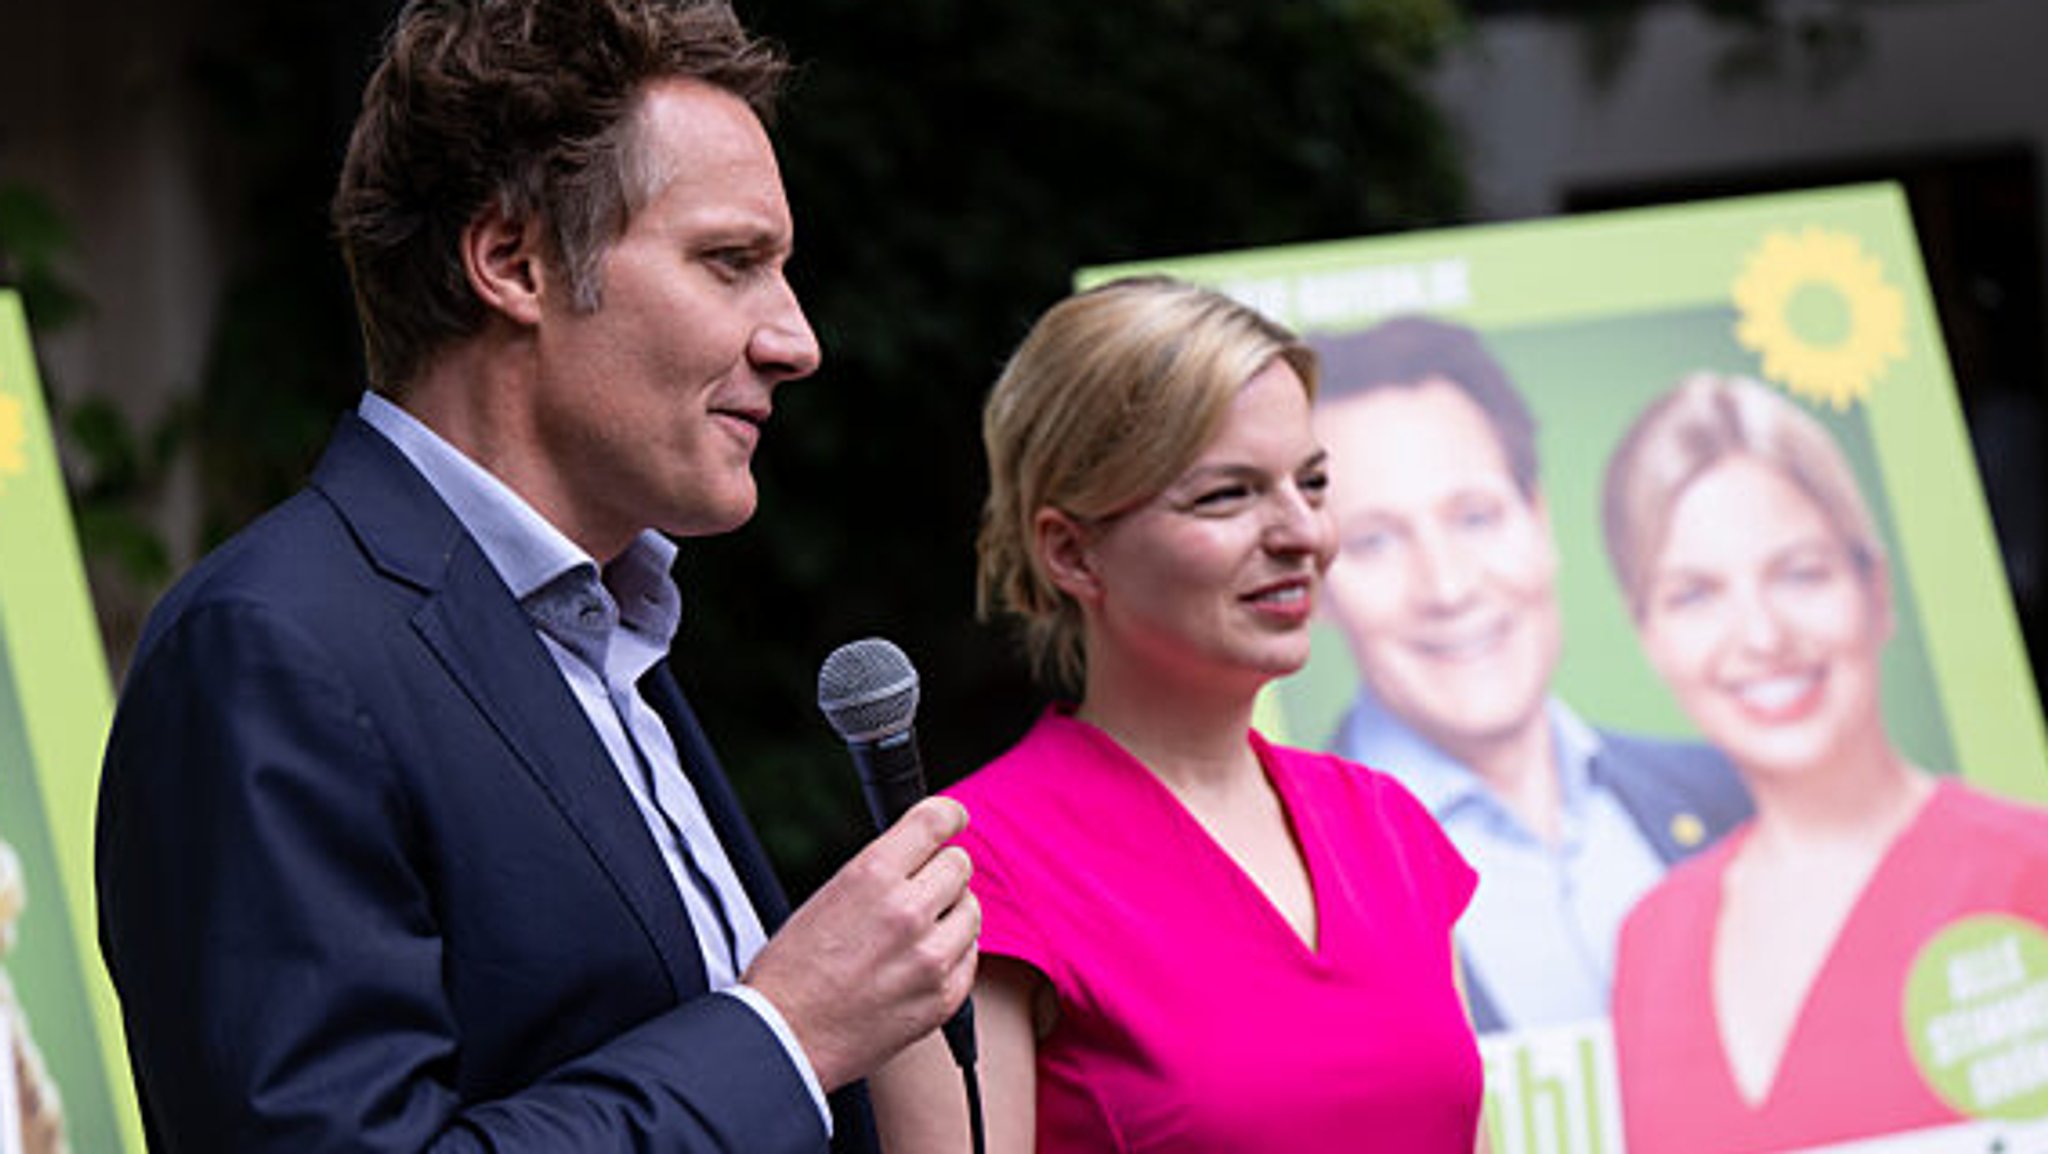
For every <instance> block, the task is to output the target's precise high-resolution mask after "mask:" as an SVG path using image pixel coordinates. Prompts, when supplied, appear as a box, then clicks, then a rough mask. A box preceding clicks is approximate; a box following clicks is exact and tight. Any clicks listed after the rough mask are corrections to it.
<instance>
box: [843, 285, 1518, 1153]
mask: <svg viewBox="0 0 2048 1154" xmlns="http://www.w3.org/2000/svg"><path fill="white" fill-rule="evenodd" d="M1315 380H1316V363H1315V358H1314V355H1313V354H1312V353H1311V352H1310V351H1309V350H1308V348H1307V347H1306V346H1305V345H1303V344H1302V343H1301V342H1300V341H1299V340H1297V339H1296V338H1295V337H1294V336H1293V334H1291V333H1289V332H1287V331H1286V330H1284V329H1282V328H1280V327H1279V326H1277V325H1275V324H1274V323H1272V322H1271V321H1269V320H1267V319H1265V318H1264V317H1262V316H1260V315H1259V314H1257V313H1255V312H1253V311H1251V310H1250V309H1247V308H1245V307H1243V306H1241V305H1239V304H1237V303H1235V302H1233V301H1231V300H1230V299H1228V298H1226V297H1224V296H1221V295H1219V294H1216V293H1213V292H1210V291H1208V290H1205V289H1200V288H1196V287H1193V286H1191V285H1187V284H1183V283H1180V282H1177V281H1173V280H1168V279H1163V278H1139V279H1131V280H1125V281H1119V282H1114V283H1111V284H1109V285H1106V286H1103V287H1101V288H1097V289H1094V290H1092V291H1088V292H1084V293H1081V294H1078V295H1076V296H1074V297H1071V298H1069V299H1068V300H1066V301H1064V302H1062V303H1060V304H1058V305H1057V306H1055V307H1054V308H1053V309H1052V310H1051V311H1050V312H1049V313H1047V314H1046V316H1045V317H1043V318H1042V319H1041V320H1040V321H1039V322H1038V324H1037V325H1036V326H1035V327H1034V329H1033V330H1032V332H1031V333H1030V334H1029V336H1028V337H1027V338H1026V339H1025V341H1024V342H1023V344H1022V345H1021V346H1020V347H1019V349H1018V350H1017V352H1016V353H1015V355H1014V356H1013V357H1012V359H1011V360H1010V362H1009V364H1008V366H1007V367H1006V369H1005V370H1004V372H1003V374H1002V377H1001V379H1000V380H999V381H998V382H997V384H996V386H995V389H994V391H993V393H992V394H991V395H990V397H989V399H988V403H987V408H986V410H985V412H984V424H983V431H984V440H985V443H986V447H987V450H988V461H989V475H990V492H989V497H988V503H987V506H986V509H985V513H984V524H983V529H982V536H981V542H980V564H981V595H982V603H983V607H984V611H987V610H991V609H993V610H1001V611H1006V612H1009V613H1011V614H1014V615H1016V616H1017V617H1019V618H1021V619H1022V622H1023V625H1024V629H1025V637H1026V641H1027V647H1028V649H1029V651H1030V655H1031V657H1032V658H1033V662H1034V666H1035V668H1036V669H1037V671H1038V672H1039V674H1040V675H1041V678H1042V679H1044V680H1046V681H1047V682H1049V684H1050V685H1051V687H1052V688H1053V690H1054V693H1055V696H1056V701H1057V703H1056V704H1054V705H1052V706H1051V707H1050V708H1048V709H1047V710H1046V712H1045V713H1044V714H1043V716H1042V717H1041V718H1040V719H1039V721H1038V722H1037V724H1036V725H1035V726H1034V727H1033V728H1032V729H1031V731H1030V732H1029V734H1028V735H1026V736H1025V737H1024V738H1023V740H1022V741H1021V742H1019V743H1018V744H1017V745H1016V746H1014V747H1013V748H1012V749H1010V750H1009V751H1008V752H1007V753H1005V754H1004V755H1003V756H1001V757H999V758H997V759H996V760H995V761H994V762H992V763H990V764H989V765H987V766H984V767H983V768H982V769H980V770H979V771H977V772H976V773H974V774H973V775H971V776H970V777H969V778H968V779H967V780H965V781H963V782H962V783H961V784H960V785H959V786H957V787H956V788H955V789H954V790H953V791H952V792H953V794H954V796H956V797H958V798H959V799H960V800H961V801H963V802H964V803H965V804H966V805H967V807H968V810H969V812H970V813H971V814H972V815H973V820H972V822H971V824H970V827H969V830H968V832H967V833H966V834H964V835H963V836H962V839H961V840H962V843H963V844H965V845H966V846H967V848H968V849H969V851H970V852H971V853H972V855H973V857H974V862H975V878H974V887H975V890H976V893H977V896H978V897H979V898H980V901H981V903H982V910H983V919H984V921H983V930H982V936H981V950H982V960H981V963H980V966H981V968H980V970H979V975H978V978H977V982H976V986H975V1013H976V1015H977V1021H978V1023H979V1027H980V1032H981V1055H982V1057H981V1071H982V1078H983V1085H984V1087H985V1099H986V1103H987V1133H988V1138H989V1149H990V1150H993V1151H997V1152H999V1154H1018V1152H1023V1151H1032V1150H1036V1151H1169V1150H1170V1151H1175V1152H1179V1154H1203V1152H1210V1151H1214V1152H1219V1154H1220V1152H1224V1151H1235V1152H1244V1151H1283V1150H1284V1151H1288V1152H1290V1154H1320V1152H1330V1154H1335V1152H1338V1151H1346V1152H1348V1151H1356V1150H1361V1149H1376V1150H1399V1151H1404V1152H1415V1154H1430V1152H1450V1151H1459V1152H1463V1151H1469V1150H1471V1149H1472V1148H1473V1143H1474V1140H1475V1132H1476V1129H1477V1118H1478V1112H1479V1103H1480V1090H1481V1086H1480V1062H1479V1056H1478V1052H1477V1048H1476V1044H1475V1042H1474V1039H1473V1036H1472V1030H1471V1026H1470V1024H1469V1022H1468V1020H1467V1018H1466V1016H1465V1013H1464V1009H1463V1006H1462V1003H1461V1001H1460V999H1459V997H1458V993H1457V990H1456V987H1455V984H1454V978H1453V972H1452V970H1453V967H1452V960H1451V958H1452V955H1451V937H1450V934H1451V928H1452V924H1453V922H1454V921H1455V920H1456V918H1457V916H1458V914H1459V912H1460V911H1462V910H1463V909H1464V907H1465V905H1466V903H1467V901H1468V900H1469V898H1470V896H1471V893H1472V889H1473V886H1474V884H1475V878H1474V874H1473V872H1472V870H1471V869H1470V868H1469V867H1468V866H1467V865H1466V864H1465V863H1464V861H1463V860H1462V859H1461V858H1459V856H1458V855H1457V852H1456V851H1455V850H1454V849H1453V848H1452V847H1451V846H1450V843H1449V842H1448V841H1447V840H1446V839H1445V838H1444V836H1443V834H1442V833H1441V832H1440V831H1439V830H1438V829H1437V827H1436V825H1435V823H1434V822H1433V821H1432V820H1431V818H1430V817H1429V815H1428V814H1427V813H1426V812H1425V811H1424V810H1423V809H1422V807H1421V806H1420V805H1419V804H1418V803H1417V802H1416V801H1415V800H1414V798H1413V797H1411V796H1410V795H1409V794H1408V793H1407V792H1406V791H1405V790H1403V789H1402V788H1401V787H1400V786H1399V785H1398V784H1396V783H1395V782H1394V781H1393V780H1392V779H1390V778H1388V777H1385V776H1383V775H1381V774H1379V773H1376V772H1374V771H1372V770H1369V769H1365V768H1362V767H1360V766H1357V765H1355V764H1351V763H1349V762H1344V761H1341V760H1338V759H1336V758H1333V757H1329V756H1326V755H1322V754H1315V753H1308V752H1304V751H1300V750H1295V749H1289V748H1286V747H1283V746H1279V745H1276V744H1273V743H1271V742H1268V741H1267V740H1265V739H1264V738H1263V737H1261V736H1260V735H1259V734H1258V733H1257V732H1256V731H1255V730H1254V729H1253V727H1252V717H1253V703H1254V701H1255V699H1256V698H1257V697H1258V694H1259V690H1260V689H1261V687H1263V686H1265V685H1266V684H1267V683H1269V682H1271V681H1272V680H1273V679H1274V678H1277V677H1281V676H1284V675H1286V674H1288V673H1291V672H1293V671H1294V670H1296V669H1298V668H1300V666H1301V665H1302V663H1303V662H1305V661H1306V660H1307V659H1308V654H1309V621H1310V618H1311V616H1312V614H1313V613H1314V610H1315V603H1316V597H1317V593H1318V591H1319V589H1320V587H1321V584H1322V579H1323V572H1324V569H1325V568H1326V567H1327V566H1328V564H1329V562H1330V559H1331V556H1332V553H1333V550H1334V540H1333V530H1332V527H1331V525H1330V522H1329V519H1328V517H1327V516H1326V514H1325V512H1324V510H1323V491H1324V488H1325V485H1326V474H1327V471H1328V469H1329V468H1331V467H1333V466H1332V465H1330V464H1329V463H1327V462H1326V460H1325V454H1324V452H1323V450H1322V448H1321V447H1320V446H1319V445H1318V444H1317V443H1316V441H1315V438H1314V435H1313V433H1312V431H1311V428H1310V422H1309V403H1310V400H1311V397H1312V394H1313V390H1314V387H1315ZM902 1060H903V1061H906V1062H917V1061H928V1062H944V1061H946V1058H945V1056H944V1051H943V1049H942V1048H938V1047H936V1046H935V1045H926V1046H924V1047H922V1048H920V1049H917V1050H913V1051H912V1052H910V1053H907V1054H906V1055H905V1057H904V1058H903V1059H902ZM876 1107H877V1112H878V1114H879V1116H880V1120H881V1122H882V1125H883V1131H884V1138H885V1144H886V1145H887V1146H888V1148H889V1149H890V1150H891V1151H892V1152H895V1154H906V1152H909V1154H922V1152H927V1151H929V1152H934V1154H936V1152H941V1151H944V1152H949V1154H950V1152H955V1151H962V1150H965V1149H967V1148H968V1147H967V1139H966V1134H967V1121H966V1115H967V1110H966V1107H965V1106H964V1105H963V1104H961V1103H957V1102H953V1101H949V1100H938V1101H933V1100H929V1099H926V1100H922V1101H917V1102H902V1101H892V1100H891V1099H890V1098H889V1097H888V1096H887V1095H886V1093H884V1094H883V1095H882V1096H881V1097H878V1099H877V1102H876Z"/></svg>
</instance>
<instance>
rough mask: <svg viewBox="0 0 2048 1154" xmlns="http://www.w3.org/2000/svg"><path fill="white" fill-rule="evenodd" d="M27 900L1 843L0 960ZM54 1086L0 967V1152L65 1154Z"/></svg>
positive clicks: (17, 866) (16, 862)
mask: <svg viewBox="0 0 2048 1154" xmlns="http://www.w3.org/2000/svg"><path fill="white" fill-rule="evenodd" d="M27 904H28V889H27V885H26V883H25V882H24V881H23V879H22V873H21V859H20V858H19V857H18V856H17V855H16V854H15V852H14V848H13V847H12V846H10V845H8V844H7V843H6V842H5V841H0V963H4V962H5V961H6V960H7V955H8V953H9V952H10V951H11V950H12V949H13V948H14V933H15V925H16V923H17V922H18V921H19V920H20V918H21V912H22V909H23V908H24V907H25V906H27ZM68 1150H69V1147H68V1146H67V1145H66V1143H65V1141H64V1121H63V1115H62V1112H61V1111H60V1110H59V1108H58V1102H57V1089H56V1087H55V1086H54V1085H53V1084H52V1083H51V1081H50V1076H49V1074H48V1072H47V1071H45V1070H44V1068H43V1059H42V1055H40V1054H39V1053H37V1052H36V1047H35V1041H34V1039H33V1038H32V1037H31V1036H30V1034H29V1030H28V1017H27V1015H26V1014H24V1013H23V1011H22V1007H21V1003H20V1002H19V1001H18V1000H17V999H16V998H15V995H14V984H13V982H12V981H10V980H9V979H8V976H7V971H6V969H5V968H4V966H0V1154H65V1152H66V1151H68Z"/></svg>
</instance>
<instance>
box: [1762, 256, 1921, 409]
mask: <svg viewBox="0 0 2048 1154" xmlns="http://www.w3.org/2000/svg"><path fill="white" fill-rule="evenodd" d="M1734 297H1735V309H1736V312H1737V314H1738V318H1737V320H1736V322H1735V339H1736V340H1737V341H1739V342H1741V343H1742V346H1743V347H1744V348H1746V349H1749V350H1751V351H1752V352H1755V353H1756V354H1757V355H1759V356H1760V357H1762V358H1763V375H1764V376H1766V377H1768V378H1770V379H1771V380H1774V381H1778V382H1780V383H1782V384H1783V385H1784V386H1785V387H1786V388H1787V389H1789V390H1791V391H1792V392H1794V393H1798V394H1800V395H1802V396H1806V397H1811V398H1812V399H1814V400H1816V401H1826V402H1828V403H1829V404H1831V405H1833V406H1834V407H1835V408H1837V409H1846V408H1848V407H1849V404H1850V402H1852V401H1858V400H1862V399H1863V398H1864V397H1867V396H1869V395H1870V389H1871V386H1872V385H1873V384H1875V383H1876V381H1877V379H1878V378H1879V377H1881V376H1883V375H1884V371H1885V369H1886V368H1887V367H1888V366H1889V365H1890V364H1891V362H1893V361H1896V360H1899V359H1901V358H1903V357H1904V356H1905V355H1906V301H1905V298H1904V297H1902V296H1901V295H1900V294H1899V290H1898V289H1896V288H1893V287H1892V286H1891V285H1890V284H1888V283H1886V281H1885V279H1884V271H1883V269H1882V268H1880V267H1879V265H1878V263H1877V258H1875V257H1873V256H1871V255H1870V254H1869V253H1866V252H1864V251H1863V246H1862V245H1860V244H1858V243H1857V240H1856V238H1855V237H1854V236H1851V235H1850V234H1848V233H1842V232H1830V231H1827V230H1825V229H1819V228H1808V229H1804V230H1802V231H1800V232H1799V233H1797V234H1796V235H1795V234H1793V233H1785V232H1776V233H1772V234H1770V235H1769V236H1767V237H1765V238H1764V242H1763V244H1762V245H1760V246H1758V248H1757V249H1756V251H1755V252H1753V253H1751V254H1750V256H1749V262H1748V264H1747V265H1745V266H1744V268H1743V270H1742V275H1741V276H1740V277H1738V278H1737V279H1736V281H1735V291H1734Z"/></svg>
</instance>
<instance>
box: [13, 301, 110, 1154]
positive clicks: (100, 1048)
mask: <svg viewBox="0 0 2048 1154" xmlns="http://www.w3.org/2000/svg"><path fill="white" fill-rule="evenodd" d="M0 409H4V410H7V411H9V412H11V417H10V416H9V413H8V412H0V635H4V645H5V650H4V654H5V659H6V661H7V664H8V668H9V670H10V671H11V672H12V674H13V676H12V679H11V680H12V682H13V688H14V691H15V694H16V701H17V703H18V704H19V707H20V717H21V721H22V725H23V728H24V729H25V730H26V736H27V746H28V750H29V758H30V762H31V766H30V781H31V783H32V789H31V790H30V791H29V792H30V793H32V794H33V795H34V796H35V799H36V800H38V801H39V802H40V804H41V809H42V812H41V814H40V815H39V816H40V818H41V822H42V829H43V831H45V832H46V834H47V845H48V847H49V853H50V855H51V856H52V857H54V860H55V865H56V870H57V875H58V890H59V894H57V895H51V894H49V893H48V891H47V889H46V888H45V889H38V888H36V885H35V879H31V891H30V895H29V902H30V913H31V914H34V913H35V912H36V906H37V904H38V903H48V902H50V900H51V898H52V897H53V896H57V897H61V900H62V905H63V911H64V913H65V915H66V916H65V917H64V918H63V919H61V920H60V921H61V922H62V923H68V928H69V932H70V942H69V946H70V954H71V961H72V962H73V964H75V966H76V967H77V973H78V977H79V979H80V988H82V990H83V991H84V993H83V996H84V998H85V1000H86V1002H87V1011H88V1012H87V1017H88V1018H89V1020H90V1022H91V1027H92V1032H93V1034H94V1037H93V1039H91V1044H90V1045H89V1046H88V1047H87V1048H88V1050H89V1051H91V1052H94V1053H96V1055H97V1058H98V1061H97V1063H96V1065H97V1069H96V1071H95V1073H96V1074H97V1076H98V1079H99V1083H100V1084H99V1085H97V1086H84V1085H79V1084H78V1082H79V1078H81V1077H84V1076H85V1075H84V1074H82V1073H80V1074H75V1076H74V1077H72V1078H71V1080H70V1084H67V1083H66V1080H65V1078H64V1077H63V1076H62V1075H63V1072H62V1071H53V1076H56V1077H57V1080H58V1083H59V1085H58V1089H59V1092H60V1093H61V1094H63V1095H64V1103H65V1115H66V1119H67V1123H68V1125H69V1128H70V1130H71V1135H72V1147H73V1149H77V1150H81V1151H83V1150H86V1149H88V1148H89V1147H88V1145H87V1143H86V1142H84V1141H81V1137H83V1136H89V1135H91V1134H93V1133H99V1134H101V1135H102V1140H106V1141H111V1142H115V1143H118V1144H119V1147H120V1148H121V1149H125V1150H129V1151H136V1152H139V1151H141V1150H142V1149H143V1142H142V1138H141V1126H140V1121H139V1113H138V1111H137V1109H136V1105H135V1100H134V1092H133V1088H132V1086H131V1084H130V1081H129V1078H128V1063H127V1058H126V1055H125V1051H124V1049H123V1046H122V1034H121V1027H120V1014H119V1011H118V1009H117V1006H116V1002H115V999H114V993H113V988H112V985H111V984H110V983H109V982H108V981H107V978H106V971H105V969H104V968H103V967H102V966H101V965H100V961H99V948H98V944H97V942H96V940H95V932H94V925H95V920H94V914H93V908H94V905H93V888H92V829H93V802H94V797H95V794H96V786H97V783H98V780H99V762H100V753H101V749H102V747H103V745H104V744H105V741H106V732H107V725H108V721H109V719H110V717H111V716H112V710H113V693H112V684H111V682H110V681H109V678H108V674H107V665H106V656H105V653H104V651H103V650H102V648H101V644H100V636H99V626H98V623H97V621H96V620H95V619H94V617H93V611H92V598H91V594H90V591H89V589H88V586H87V584H86V579H85V566H84V563H83V560H82V558H81V557H80V555H79V551H78V538H77V534H76V532H75V530H74V527H73V525H72V522H71V506H70V502H69V499H68V497H67V496H66V494H65V490H64V481H63V474H62V471H61V469H60V467H59V464H58V461H57V456H56V450H55V446H54V443H53V441H52V439H51V430H50V420H49V411H48V408H47V406H46V405H45V404H44V401H43V394H42V386H41V383H40V378H39V377H38V375H37V373H36V365H35V357H34V353H33V350H32V349H31V347H30V344H29V338H28V323H27V317H26V315H25V314H24V312H23V310H22V306H21V299H20V297H19V296H18V295H16V294H15V293H12V292H8V291H0ZM12 418H18V420H16V419H12ZM36 816H37V815H24V818H22V819H21V820H26V821H33V820H35V817H36ZM24 864H25V866H26V864H27V863H24ZM43 924H45V925H49V924H59V923H58V922H52V921H45V922H44V923H43ZM26 947H27V938H26V935H24V939H23V946H22V948H23V949H26ZM29 1013H30V1017H31V1019H32V1020H33V1019H34V1018H35V1017H36V1010H35V1008H34V1007H33V1006H31V1007H30V1008H29ZM37 1042H38V1044H39V1046H40V1047H41V1048H42V1049H43V1050H44V1052H45V1057H46V1058H51V1057H52V1051H53V1050H56V1049H57V1048H58V1044H59V1040H58V1039H53V1038H48V1037H44V1036H42V1034H41V1033H40V1032H39V1033H38V1036H37ZM52 1064H53V1065H54V1064H55V1063H54V1062H53V1063H52ZM88 1068H89V1067H88ZM93 1105H97V1106H98V1111H95V1112H96V1113H97V1112H105V1111H107V1110H109V1109H110V1110H111V1112H112V1113H113V1115H114V1117H112V1118H88V1117H86V1116H85V1111H84V1109H83V1108H85V1107H88V1106H93ZM94 1145H95V1146H97V1143H94Z"/></svg>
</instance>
